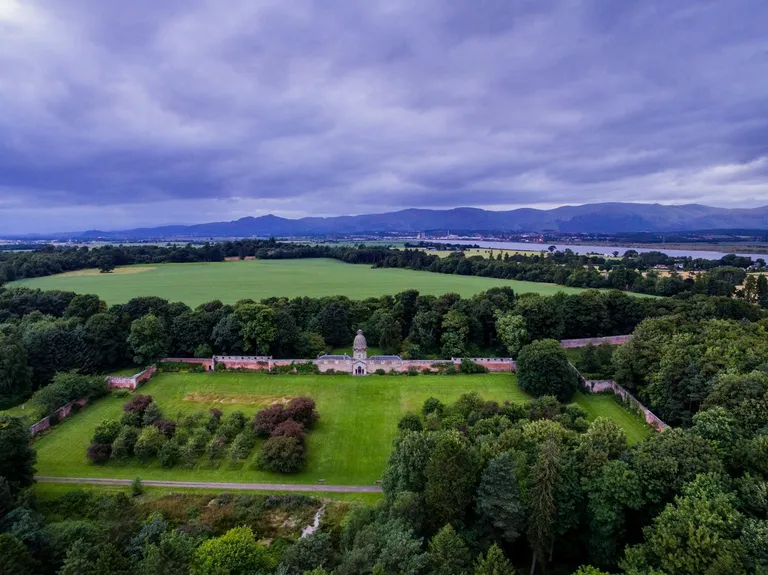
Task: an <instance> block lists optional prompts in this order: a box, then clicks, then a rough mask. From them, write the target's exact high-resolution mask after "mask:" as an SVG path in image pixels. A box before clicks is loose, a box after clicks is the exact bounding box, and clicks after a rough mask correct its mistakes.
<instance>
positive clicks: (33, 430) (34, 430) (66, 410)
mask: <svg viewBox="0 0 768 575" xmlns="http://www.w3.org/2000/svg"><path fill="white" fill-rule="evenodd" d="M86 403H88V400H87V399H78V400H77V401H70V402H69V403H68V404H67V405H65V406H64V407H60V408H59V409H57V410H56V411H54V412H53V413H52V414H51V415H49V416H48V417H44V418H43V419H41V420H40V421H38V422H37V423H35V424H34V425H32V426H31V427H30V428H29V433H30V435H32V437H34V436H35V435H37V434H38V433H40V432H41V431H45V430H46V429H50V428H51V420H53V419H55V420H56V423H58V422H59V421H61V420H62V419H65V418H67V417H69V415H70V414H71V413H72V410H73V409H74V407H75V405H78V406H80V407H82V406H84V405H85V404H86Z"/></svg>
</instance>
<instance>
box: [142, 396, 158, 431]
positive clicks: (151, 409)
mask: <svg viewBox="0 0 768 575" xmlns="http://www.w3.org/2000/svg"><path fill="white" fill-rule="evenodd" d="M162 417H163V412H162V411H161V410H160V406H159V405H157V403H155V402H154V401H153V402H152V403H150V404H149V405H148V406H147V408H146V409H145V410H144V415H142V417H141V423H142V425H152V424H153V423H154V422H155V421H157V420H158V419H162Z"/></svg>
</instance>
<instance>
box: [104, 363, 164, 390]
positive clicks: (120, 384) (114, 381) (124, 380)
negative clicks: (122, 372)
mask: <svg viewBox="0 0 768 575" xmlns="http://www.w3.org/2000/svg"><path fill="white" fill-rule="evenodd" d="M155 372H157V366H156V365H150V366H149V367H148V368H147V369H145V370H144V371H140V372H139V373H137V374H135V375H132V376H130V377H117V376H109V377H107V385H109V387H110V388H112V389H130V390H132V391H133V390H135V389H136V388H137V387H138V386H139V384H142V383H144V382H145V381H149V380H150V379H152V376H153V375H154V374H155Z"/></svg>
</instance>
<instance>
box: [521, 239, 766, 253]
mask: <svg viewBox="0 0 768 575" xmlns="http://www.w3.org/2000/svg"><path fill="white" fill-rule="evenodd" d="M558 243H561V244H563V245H569V246H579V245H583V244H580V243H570V242H558ZM589 243H590V244H593V245H596V246H604V247H609V248H610V247H631V248H643V249H646V250H657V251H660V252H663V251H664V249H668V250H691V251H702V252H707V251H709V252H722V253H723V254H730V253H739V252H752V253H755V254H768V243H760V244H751V243H744V244H716V243H704V242H697V243H678V244H675V243H665V244H655V243H650V244H646V243H638V242H623V243H619V242H600V241H590V242H589ZM540 245H542V246H543V245H544V244H540ZM543 249H546V248H543ZM532 251H541V250H532Z"/></svg>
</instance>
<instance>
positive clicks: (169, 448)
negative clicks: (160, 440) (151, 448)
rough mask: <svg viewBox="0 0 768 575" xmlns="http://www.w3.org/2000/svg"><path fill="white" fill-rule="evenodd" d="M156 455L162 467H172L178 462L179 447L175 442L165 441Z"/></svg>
mask: <svg viewBox="0 0 768 575" xmlns="http://www.w3.org/2000/svg"><path fill="white" fill-rule="evenodd" d="M158 455H159V458H160V465H162V466H163V467H173V466H174V465H176V464H177V463H178V461H179V458H180V456H181V447H180V446H179V444H178V443H177V442H176V441H175V440H171V441H166V442H165V444H164V445H163V447H162V448H161V449H160V453H159V454H158Z"/></svg>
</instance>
